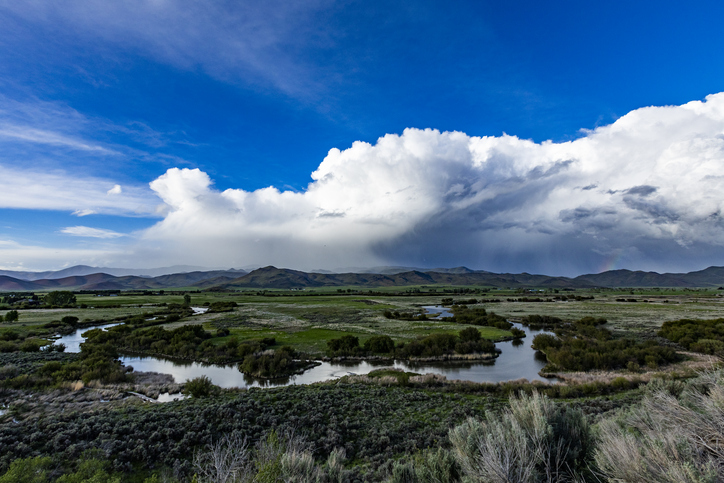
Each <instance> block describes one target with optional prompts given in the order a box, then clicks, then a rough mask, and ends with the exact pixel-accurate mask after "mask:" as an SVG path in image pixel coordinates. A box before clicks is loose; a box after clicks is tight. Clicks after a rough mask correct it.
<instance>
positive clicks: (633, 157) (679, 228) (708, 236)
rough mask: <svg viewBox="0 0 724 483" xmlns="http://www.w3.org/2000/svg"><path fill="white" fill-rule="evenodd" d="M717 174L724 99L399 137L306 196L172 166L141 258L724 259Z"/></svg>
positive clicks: (366, 150) (589, 262) (343, 160)
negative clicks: (601, 120)
mask: <svg viewBox="0 0 724 483" xmlns="http://www.w3.org/2000/svg"><path fill="white" fill-rule="evenodd" d="M723 168H724V94H716V95H711V96H708V97H707V98H706V100H705V101H694V102H690V103H688V104H685V105H682V106H666V107H647V108H642V109H637V110H635V111H632V112H630V113H629V114H627V115H625V116H623V117H621V118H620V119H618V120H617V121H616V122H614V123H613V124H611V125H608V126H602V127H599V128H596V129H595V130H591V131H586V132H583V133H582V136H581V137H580V138H578V139H576V140H573V141H569V142H562V143H554V142H550V141H546V142H542V143H535V142H533V141H530V140H525V139H519V138H517V137H515V136H509V135H503V136H496V137H492V136H485V137H475V136H469V135H467V134H465V133H461V132H439V131H437V130H433V129H424V130H422V129H406V130H405V131H404V132H403V133H402V134H399V135H397V134H388V135H385V136H383V137H381V138H379V139H378V140H377V142H376V143H375V144H369V143H364V142H355V143H354V144H353V145H352V146H351V147H349V148H347V149H345V150H339V149H332V150H330V151H329V153H328V154H327V156H326V157H325V158H324V160H323V161H322V162H321V164H320V165H319V167H318V168H317V169H316V170H315V171H314V172H313V173H312V176H311V177H312V182H311V183H309V185H308V186H307V189H306V190H304V191H302V192H294V191H280V190H278V189H277V188H274V187H269V188H264V189H259V190H255V191H245V190H242V189H228V190H225V191H218V190H215V189H214V188H213V181H212V180H211V179H210V177H209V176H208V175H207V174H206V173H204V172H202V171H199V170H197V169H178V168H173V169H169V170H168V171H167V172H166V173H165V174H164V175H162V176H160V177H159V178H158V179H156V180H155V181H153V182H152V183H151V189H152V190H153V191H154V192H155V193H156V194H157V195H158V196H159V197H160V198H161V199H162V200H163V202H164V203H165V205H166V206H167V210H168V212H167V214H166V215H165V218H164V219H163V220H161V221H160V222H158V223H157V224H155V225H154V226H152V227H151V228H149V229H147V230H146V231H145V232H144V233H143V234H142V235H141V239H140V241H139V245H138V247H137V250H139V253H140V252H145V253H147V254H150V253H155V254H156V255H155V256H160V257H162V258H168V259H169V260H172V259H173V260H178V259H181V258H183V259H184V260H186V261H187V262H188V263H196V264H206V265H215V266H226V265H232V264H235V265H237V266H238V265H243V264H258V265H264V264H275V265H279V266H288V267H295V268H302V269H311V268H338V267H348V266H359V265H370V264H385V263H387V264H414V265H420V266H440V265H447V266H451V265H458V264H465V265H468V266H473V267H476V268H484V269H487V270H495V271H505V270H511V271H514V270H528V271H547V272H549V273H553V272H555V273H568V274H573V273H580V272H585V271H595V270H597V269H599V268H601V267H602V265H605V264H606V263H607V261H610V260H611V259H612V258H615V259H617V260H621V263H622V264H626V265H628V266H630V267H631V268H652V269H653V268H655V269H677V268H679V267H686V266H690V265H691V264H697V263H702V260H703V259H706V260H708V262H704V263H709V264H712V263H722V262H724V256H721V255H717V254H718V253H719V252H720V251H721V250H720V248H721V247H722V245H724V223H723V222H722V217H721V211H722V195H721V193H722V192H723V191H722V188H724V176H722V174H721V173H722V170H723ZM706 257H708V258H706ZM712 257H713V258H712ZM717 257H718V258H717ZM604 268H605V267H604ZM695 268H696V267H695Z"/></svg>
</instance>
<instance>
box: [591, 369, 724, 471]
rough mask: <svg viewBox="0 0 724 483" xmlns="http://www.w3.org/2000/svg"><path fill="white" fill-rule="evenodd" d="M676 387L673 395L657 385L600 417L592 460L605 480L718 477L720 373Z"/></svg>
mask: <svg viewBox="0 0 724 483" xmlns="http://www.w3.org/2000/svg"><path fill="white" fill-rule="evenodd" d="M697 386H700V387H697ZM676 392H679V393H680V395H679V396H678V397H677V396H675V395H672V393H671V391H669V390H667V389H666V388H661V387H660V386H659V388H656V389H655V390H653V391H652V392H651V393H650V394H649V395H647V396H645V397H644V399H643V400H642V401H641V403H640V405H639V406H638V407H634V408H632V409H631V410H630V411H628V412H626V413H623V414H621V415H620V416H619V417H618V418H617V419H614V420H605V421H603V422H601V424H600V443H599V444H598V446H597V449H596V452H595V461H596V463H597V464H598V468H599V469H600V471H601V472H602V474H603V476H605V477H607V478H609V479H610V481H656V482H667V483H678V482H686V483H689V482H691V483H694V482H715V481H721V475H722V473H721V471H722V466H721V462H722V459H723V458H724V449H723V448H722V444H721V441H724V426H722V424H721V421H722V408H724V379H723V378H722V372H721V371H719V372H716V373H712V374H707V375H704V376H703V377H702V378H700V379H699V380H698V381H696V385H695V384H690V385H689V387H688V388H687V390H686V391H676Z"/></svg>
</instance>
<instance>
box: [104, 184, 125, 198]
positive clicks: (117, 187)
mask: <svg viewBox="0 0 724 483" xmlns="http://www.w3.org/2000/svg"><path fill="white" fill-rule="evenodd" d="M121 193H123V189H122V188H121V185H119V184H116V185H113V188H111V189H109V190H108V191H106V194H107V195H120V194H121Z"/></svg>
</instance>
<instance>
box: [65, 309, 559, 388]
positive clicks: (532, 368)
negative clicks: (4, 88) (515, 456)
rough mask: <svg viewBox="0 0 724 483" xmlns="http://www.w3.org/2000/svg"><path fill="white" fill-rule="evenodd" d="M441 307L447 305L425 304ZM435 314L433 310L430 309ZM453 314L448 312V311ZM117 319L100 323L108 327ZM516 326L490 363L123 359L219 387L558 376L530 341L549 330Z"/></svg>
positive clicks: (74, 340)
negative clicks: (294, 371)
mask: <svg viewBox="0 0 724 483" xmlns="http://www.w3.org/2000/svg"><path fill="white" fill-rule="evenodd" d="M431 308H434V309H442V310H440V311H439V312H438V313H442V312H443V311H445V309H444V308H443V307H439V306H431V307H425V309H426V310H429V309H431ZM431 313H432V312H431ZM448 313H449V312H448ZM113 325H117V324H110V325H105V326H101V328H108V327H111V326H113ZM513 325H514V326H515V327H517V328H519V329H521V330H523V331H525V332H526V334H527V336H526V338H525V339H523V340H513V341H506V342H498V343H497V344H496V347H497V348H499V349H501V351H502V352H501V354H500V356H499V357H498V358H496V359H495V360H494V361H488V362H469V361H464V362H437V363H436V362H418V363H415V362H407V361H394V362H392V361H387V362H380V361H354V362H335V363H329V362H320V364H319V365H317V366H316V367H313V368H311V369H308V370H306V371H304V373H303V374H298V375H294V376H290V377H283V378H278V379H256V378H253V377H250V376H247V375H245V374H243V373H241V372H239V369H238V367H237V366H236V365H235V364H231V365H217V364H201V363H198V362H187V361H178V360H169V359H161V358H158V357H141V356H131V355H127V356H123V357H121V361H122V362H123V364H125V365H126V366H129V365H130V366H133V368H134V370H136V371H142V372H159V373H162V374H170V375H171V376H173V378H174V380H175V381H176V382H178V383H182V382H185V381H186V380H188V379H193V378H195V377H200V376H207V377H208V378H209V379H211V381H212V382H213V383H214V384H216V385H217V386H220V387H223V388H232V387H239V388H248V387H275V386H287V385H290V384H311V383H315V382H321V381H328V380H332V379H338V378H340V377H343V376H347V375H363V374H368V373H370V372H371V371H373V370H375V369H379V368H381V367H395V368H398V369H402V370H405V371H409V372H417V373H419V374H426V373H434V374H442V375H444V376H446V377H447V378H448V380H453V379H459V380H465V381H472V382H493V383H494V382H503V381H510V380H515V379H521V378H526V379H528V380H530V381H534V380H537V381H543V382H552V381H555V379H545V378H543V377H541V376H539V375H538V371H540V370H541V368H543V366H545V364H546V362H545V356H543V358H542V359H541V358H540V357H536V351H534V350H533V349H532V348H531V347H530V345H531V343H532V340H533V337H535V335H537V334H539V333H542V332H544V331H536V330H532V329H529V328H527V327H524V326H522V325H521V324H513ZM94 328H96V327H89V328H85V329H79V330H77V331H76V332H75V333H73V334H70V335H67V336H63V337H61V338H59V339H58V340H57V341H56V342H57V343H63V344H65V345H66V351H67V352H80V343H81V342H83V337H82V335H81V334H82V333H83V332H86V331H88V330H91V329H94Z"/></svg>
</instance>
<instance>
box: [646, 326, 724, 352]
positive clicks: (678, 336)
mask: <svg viewBox="0 0 724 483" xmlns="http://www.w3.org/2000/svg"><path fill="white" fill-rule="evenodd" d="M659 335H660V336H661V337H665V338H667V339H669V340H670V341H672V342H677V343H678V344H681V345H682V346H683V347H685V348H686V349H689V350H692V351H696V352H703V353H704V354H717V355H724V319H713V320H690V319H682V320H673V321H669V322H664V324H663V325H662V326H661V330H660V331H659Z"/></svg>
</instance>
